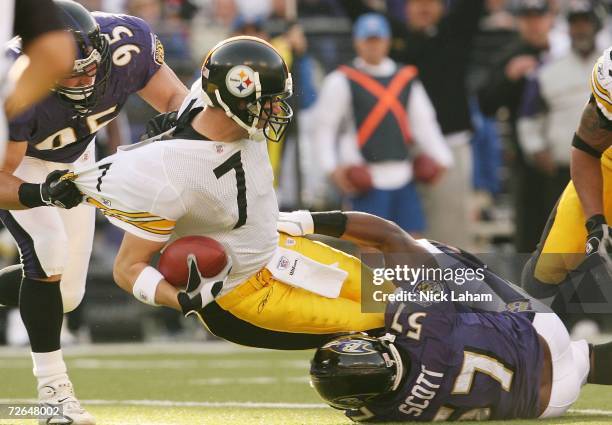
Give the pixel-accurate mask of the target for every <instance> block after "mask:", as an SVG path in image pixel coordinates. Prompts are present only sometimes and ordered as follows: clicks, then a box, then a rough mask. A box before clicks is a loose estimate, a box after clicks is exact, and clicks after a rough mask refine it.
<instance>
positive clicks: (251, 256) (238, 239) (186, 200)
mask: <svg viewBox="0 0 612 425" xmlns="http://www.w3.org/2000/svg"><path fill="white" fill-rule="evenodd" d="M291 94H292V81H291V75H290V74H289V71H288V69H287V65H286V64H285V62H284V60H283V59H282V57H281V56H280V54H279V53H278V52H277V51H276V50H275V49H274V48H273V47H272V46H271V45H270V44H268V43H267V42H265V41H263V40H261V39H258V38H254V37H234V38H230V39H227V40H225V41H223V42H221V43H219V44H218V45H217V46H215V47H214V48H213V49H212V50H211V52H210V53H209V54H208V56H207V57H206V59H205V60H204V64H203V67H202V81H201V83H200V82H197V83H196V84H195V85H194V86H193V88H192V91H191V94H190V95H189V96H188V97H187V99H186V100H185V102H184V104H183V107H182V108H181V110H180V114H179V119H178V124H177V127H176V129H175V130H174V134H173V136H172V139H170V140H163V139H162V140H159V141H155V142H142V143H141V144H139V145H134V146H132V147H129V148H127V149H124V150H123V151H120V152H118V153H117V154H116V155H113V156H111V157H108V158H106V159H104V160H102V161H100V162H98V163H97V164H96V165H95V166H93V167H88V168H84V169H81V170H78V169H77V170H76V171H75V174H74V175H73V176H70V177H71V178H73V179H74V180H73V181H74V183H75V184H76V186H77V187H78V188H79V189H80V191H81V192H82V193H83V194H84V195H85V201H86V202H87V203H89V204H92V205H94V206H96V207H97V208H99V209H100V210H101V211H102V212H103V213H104V214H105V215H106V216H107V217H108V218H109V219H110V220H111V222H113V223H114V224H115V225H117V226H119V227H121V228H122V229H123V230H125V231H126V234H125V236H124V239H123V243H122V245H121V248H120V250H119V253H118V254H117V258H116V261H115V267H114V277H115V280H116V282H117V283H118V284H119V286H121V287H122V288H124V289H125V290H126V291H128V292H131V293H133V294H134V296H135V297H136V298H137V299H139V300H140V301H142V302H145V303H147V304H151V305H164V306H168V307H172V308H175V309H177V310H182V311H183V313H184V314H185V315H190V314H192V313H197V315H198V316H199V318H200V319H201V320H202V321H203V322H204V324H205V325H206V326H207V327H208V328H209V329H210V330H211V331H212V332H213V333H215V334H216V335H218V336H220V337H223V338H226V339H228V340H231V341H234V342H237V343H240V344H243V345H252V346H259V347H269V348H286V349H299V348H309V347H317V346H319V345H320V344H321V343H322V342H323V341H325V340H327V339H328V338H329V337H330V335H332V334H335V333H337V332H342V331H351V330H369V329H375V328H380V327H382V326H383V325H384V317H383V314H382V312H381V313H362V312H361V276H362V269H361V263H360V262H359V260H357V259H356V258H354V257H351V256H349V255H346V254H344V253H342V252H340V251H337V250H334V249H332V248H330V247H328V246H327V245H324V244H320V243H317V242H313V241H310V240H308V239H305V238H299V237H298V238H292V237H289V236H288V235H282V236H280V238H279V234H278V233H277V231H276V221H277V216H278V204H277V200H276V196H275V192H274V188H273V174H272V168H271V165H270V160H269V157H268V153H267V148H266V143H265V140H270V141H277V140H279V139H281V138H282V136H283V134H284V132H285V129H286V127H287V125H288V124H289V122H290V121H291V118H292V114H293V113H292V111H291V108H290V106H289V105H288V103H287V102H286V99H287V98H288V97H289V96H290V95H291ZM200 105H202V106H200ZM186 235H206V236H209V237H212V238H213V239H215V240H217V241H219V242H220V243H221V244H223V245H224V247H225V248H226V252H227V253H228V256H229V257H230V258H229V259H230V261H229V262H228V266H227V267H226V268H225V269H224V270H223V271H222V272H221V273H220V274H219V275H218V276H216V277H215V278H210V279H205V278H202V277H200V273H199V272H198V266H197V263H196V262H195V260H194V259H190V260H189V267H190V277H189V283H188V285H187V290H186V291H179V290H178V289H177V288H175V287H174V286H172V285H170V284H169V283H168V282H166V281H165V280H164V278H163V276H162V275H161V274H160V273H159V271H158V270H156V269H155V268H154V267H152V266H150V265H149V262H150V260H151V258H152V256H153V255H154V254H155V253H157V252H159V251H160V250H162V249H163V247H164V246H165V245H166V243H167V242H168V241H170V240H173V239H175V238H178V237H181V236H186ZM315 312H316V314H315Z"/></svg>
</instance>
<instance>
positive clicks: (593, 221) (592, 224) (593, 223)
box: [585, 214, 608, 233]
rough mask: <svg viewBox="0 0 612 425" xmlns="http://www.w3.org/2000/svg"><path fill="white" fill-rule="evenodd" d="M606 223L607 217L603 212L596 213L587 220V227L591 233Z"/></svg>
mask: <svg viewBox="0 0 612 425" xmlns="http://www.w3.org/2000/svg"><path fill="white" fill-rule="evenodd" d="M604 224H608V223H606V217H604V215H603V214H595V215H594V216H592V217H591V218H589V219H588V220H587V221H586V223H585V227H586V229H587V232H588V233H591V232H592V231H593V230H596V229H597V228H598V227H600V226H602V225H604Z"/></svg>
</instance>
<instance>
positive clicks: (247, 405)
mask: <svg viewBox="0 0 612 425" xmlns="http://www.w3.org/2000/svg"><path fill="white" fill-rule="evenodd" d="M36 402H37V400H36V399H33V398H22V399H14V398H2V399H0V404H8V403H36ZM81 403H83V404H85V405H87V404H90V405H92V406H112V405H122V406H152V407H213V408H214V407H234V408H239V409H329V408H330V407H329V406H328V405H327V404H323V403H271V402H253V401H172V400H81ZM568 412H569V413H575V414H579V415H585V416H612V410H600V409H570V410H569V411H568Z"/></svg>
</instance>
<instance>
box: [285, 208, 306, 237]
mask: <svg viewBox="0 0 612 425" xmlns="http://www.w3.org/2000/svg"><path fill="white" fill-rule="evenodd" d="M276 230H278V231H279V232H282V233H286V234H288V235H291V236H305V235H312V234H313V233H314V223H313V221H312V215H311V214H310V211H306V210H299V211H292V212H282V213H280V214H279V215H278V221H277V222H276Z"/></svg>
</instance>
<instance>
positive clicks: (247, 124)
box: [203, 72, 293, 142]
mask: <svg viewBox="0 0 612 425" xmlns="http://www.w3.org/2000/svg"><path fill="white" fill-rule="evenodd" d="M206 77H207V76H206V74H205V73H204V74H203V79H206ZM253 80H254V81H253V83H254V85H255V91H254V96H255V99H254V100H253V101H251V102H249V103H244V104H242V105H240V106H235V107H234V108H233V110H232V108H230V106H229V105H228V103H226V102H225V101H224V100H223V98H222V97H221V92H220V91H219V89H215V90H214V99H215V101H216V102H213V101H212V100H211V99H210V97H209V96H208V94H207V93H206V92H205V96H204V98H205V99H206V100H207V103H208V104H209V105H210V106H217V105H218V106H221V107H222V108H223V110H224V111H225V113H226V115H227V116H228V117H230V118H232V119H233V120H234V121H235V122H236V123H237V124H238V125H239V126H240V127H242V128H244V129H245V130H246V131H247V132H248V133H249V137H253V136H255V135H256V134H257V133H258V132H260V131H263V134H264V136H265V138H266V139H267V140H269V141H271V142H280V141H281V140H282V139H283V137H284V135H285V132H286V131H287V126H288V125H289V123H290V122H291V120H292V119H293V109H292V108H291V106H290V105H289V103H288V102H287V99H289V98H290V97H291V96H292V94H293V82H292V79H291V74H288V76H287V79H286V80H285V90H284V91H283V92H281V93H274V94H263V91H264V90H265V88H262V85H261V82H260V79H259V73H258V72H254V73H253ZM245 102H246V99H245ZM215 104H216V105H215Z"/></svg>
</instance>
